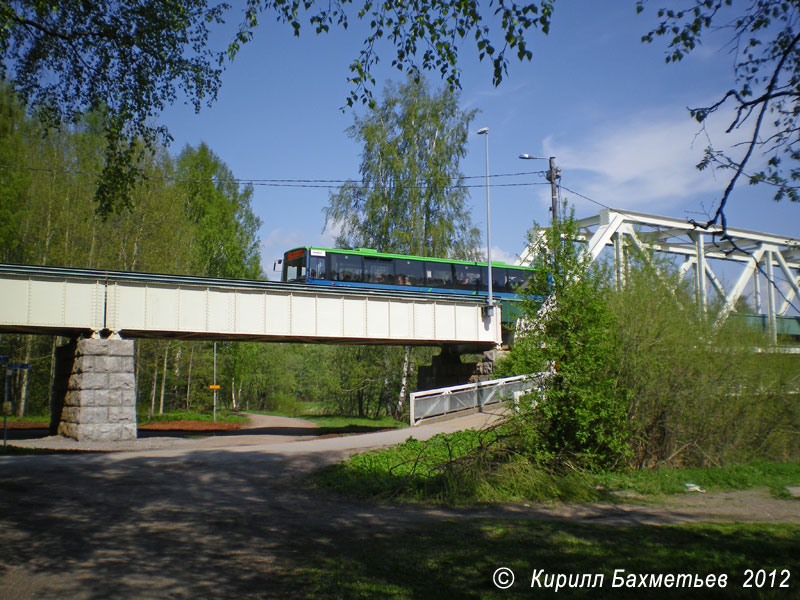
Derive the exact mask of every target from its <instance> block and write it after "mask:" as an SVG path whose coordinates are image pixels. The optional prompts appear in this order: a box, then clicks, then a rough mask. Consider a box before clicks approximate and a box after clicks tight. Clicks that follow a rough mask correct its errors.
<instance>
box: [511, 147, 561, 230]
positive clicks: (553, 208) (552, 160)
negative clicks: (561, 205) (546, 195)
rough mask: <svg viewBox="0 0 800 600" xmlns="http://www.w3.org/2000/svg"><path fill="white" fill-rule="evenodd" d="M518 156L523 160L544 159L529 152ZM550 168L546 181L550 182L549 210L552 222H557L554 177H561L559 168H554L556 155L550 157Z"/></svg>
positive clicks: (556, 187)
mask: <svg viewBox="0 0 800 600" xmlns="http://www.w3.org/2000/svg"><path fill="white" fill-rule="evenodd" d="M519 157H520V158H521V159H523V160H545V158H544V157H543V156H532V155H530V154H520V155H519ZM549 160H550V169H549V170H548V171H547V181H549V182H550V201H551V202H552V206H551V207H550V210H551V211H553V224H556V223H558V222H559V221H560V220H561V219H560V215H559V212H560V211H559V210H558V186H557V185H556V179H558V178H559V177H561V169H557V168H556V157H555V156H551V157H550V159H549Z"/></svg>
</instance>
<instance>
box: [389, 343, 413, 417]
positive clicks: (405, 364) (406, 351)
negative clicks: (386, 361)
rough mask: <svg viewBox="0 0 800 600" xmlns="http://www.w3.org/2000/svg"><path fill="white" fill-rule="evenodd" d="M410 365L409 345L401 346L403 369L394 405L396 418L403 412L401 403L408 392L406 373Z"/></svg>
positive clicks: (403, 402)
mask: <svg viewBox="0 0 800 600" xmlns="http://www.w3.org/2000/svg"><path fill="white" fill-rule="evenodd" d="M410 366H411V346H405V347H404V348H403V371H402V379H401V380H400V394H399V395H398V396H397V406H395V409H394V414H393V415H392V416H393V417H395V418H397V417H399V416H400V415H402V414H403V405H404V404H405V401H406V395H407V394H408V374H409V372H410Z"/></svg>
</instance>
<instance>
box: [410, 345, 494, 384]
mask: <svg viewBox="0 0 800 600" xmlns="http://www.w3.org/2000/svg"><path fill="white" fill-rule="evenodd" d="M462 355H463V353H462V352H461V351H460V349H459V348H458V347H457V346H443V347H442V351H441V352H440V353H439V354H437V355H436V356H434V357H433V359H432V360H431V364H430V366H427V365H422V366H420V367H419V368H418V369H417V389H419V390H432V389H436V388H441V387H450V386H453V385H462V384H465V383H477V382H479V381H486V380H488V379H491V375H492V373H493V372H494V363H495V361H497V360H499V359H500V357H501V355H502V353H501V352H500V351H499V350H489V351H487V352H484V353H483V354H482V355H481V359H480V360H479V361H478V362H463V361H462V360H461V357H462Z"/></svg>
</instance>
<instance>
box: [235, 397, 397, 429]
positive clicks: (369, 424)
mask: <svg viewBox="0 0 800 600" xmlns="http://www.w3.org/2000/svg"><path fill="white" fill-rule="evenodd" d="M308 404H320V403H308ZM249 412H252V413H254V414H259V415H270V416H273V417H291V418H300V419H305V420H306V421H311V422H312V423H315V424H317V425H319V427H320V431H319V434H320V435H325V434H338V435H346V434H351V433H370V432H373V431H383V430H386V429H400V428H402V427H408V423H406V422H404V421H398V420H396V419H393V418H391V417H381V418H378V419H372V418H369V417H349V416H344V415H330V414H319V413H316V412H311V413H303V414H296V413H291V414H290V413H286V412H281V411H249Z"/></svg>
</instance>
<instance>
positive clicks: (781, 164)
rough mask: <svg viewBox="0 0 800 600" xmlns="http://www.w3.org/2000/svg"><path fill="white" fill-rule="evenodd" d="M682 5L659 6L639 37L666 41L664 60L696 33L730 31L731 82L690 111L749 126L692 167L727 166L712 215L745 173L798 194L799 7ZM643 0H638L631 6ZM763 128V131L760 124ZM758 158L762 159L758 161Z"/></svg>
mask: <svg viewBox="0 0 800 600" xmlns="http://www.w3.org/2000/svg"><path fill="white" fill-rule="evenodd" d="M688 4H689V5H688V6H687V7H685V8H682V9H674V8H662V9H659V11H658V18H659V19H660V23H659V25H658V26H657V27H656V28H655V29H653V30H651V31H650V32H648V33H647V34H646V35H645V36H643V37H642V41H644V42H648V43H650V42H653V40H654V39H655V38H656V37H664V38H665V40H666V41H667V55H666V61H667V62H678V61H681V60H683V59H684V58H685V57H686V56H688V55H689V54H690V53H691V52H693V51H694V50H695V48H696V47H697V46H699V45H701V43H702V38H703V35H704V34H706V33H708V32H710V31H714V30H718V29H725V30H727V31H728V32H729V41H728V44H727V46H728V47H729V48H730V49H731V53H732V55H733V60H734V69H733V70H734V83H733V84H732V85H731V86H730V89H729V90H727V91H726V92H725V93H724V95H722V97H721V98H720V99H719V100H718V101H717V102H715V103H713V104H711V105H708V106H703V107H698V108H691V109H689V110H690V113H691V116H692V117H693V118H695V119H696V120H697V121H698V122H700V123H703V122H705V120H706V119H707V118H708V117H709V116H710V115H712V114H715V113H718V112H722V111H725V114H728V113H730V114H731V115H733V116H732V117H731V121H730V125H729V127H728V129H727V133H730V132H732V131H742V130H745V129H747V130H748V131H750V134H749V138H748V139H747V140H746V142H742V143H737V144H735V146H736V147H740V146H744V147H745V151H744V152H743V153H739V156H736V157H731V156H730V155H729V154H728V153H726V152H721V151H718V150H715V149H714V147H713V146H709V147H708V148H707V149H706V153H705V157H704V159H703V160H702V161H701V162H700V164H699V165H698V168H700V169H705V168H707V167H709V166H713V167H717V168H721V169H727V170H731V171H733V175H732V176H731V179H730V180H729V182H728V185H727V187H726V189H725V191H724V193H723V195H722V198H721V201H720V205H719V208H718V210H717V213H716V214H715V216H714V219H713V221H712V222H714V223H716V222H717V221H718V220H720V219H721V221H722V225H723V226H724V225H725V215H724V208H725V203H726V202H727V199H728V197H729V196H730V194H731V193H732V191H733V188H734V186H735V184H736V182H737V180H738V178H739V177H740V176H741V175H743V174H745V176H746V177H747V178H748V180H749V183H750V184H758V183H762V182H765V183H767V184H769V185H770V186H772V187H774V188H775V199H776V200H781V199H782V198H788V199H789V200H791V201H793V202H797V201H799V200H800V195H798V188H797V185H796V182H797V181H798V180H800V167H798V163H799V161H800V150H798V143H800V127H798V125H800V123H798V118H800V112H798V110H797V104H798V99H800V91H799V89H798V81H800V12H799V11H798V9H797V2H796V1H794V0H759V1H758V2H748V3H744V5H738V4H737V5H736V7H735V8H733V3H732V2H731V0H694V2H690V3H688ZM644 5H645V0H637V3H636V9H637V11H638V12H642V11H643V10H644ZM765 129H767V130H768V131H769V135H765V134H764V130H765ZM757 153H760V154H761V155H762V160H759V161H758V166H755V168H756V171H754V172H752V173H750V174H749V175H748V174H746V172H745V169H746V167H748V166H750V167H753V166H754V165H753V164H752V163H753V160H755V159H752V160H751V158H752V157H753V155H754V154H757ZM761 165H765V166H761Z"/></svg>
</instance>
